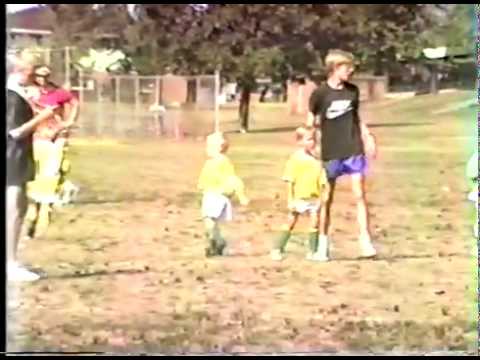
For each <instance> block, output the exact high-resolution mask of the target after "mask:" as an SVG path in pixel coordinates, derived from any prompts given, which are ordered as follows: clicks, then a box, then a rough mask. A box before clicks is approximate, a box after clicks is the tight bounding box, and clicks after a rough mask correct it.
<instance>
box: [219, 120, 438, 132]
mask: <svg viewBox="0 0 480 360" xmlns="http://www.w3.org/2000/svg"><path fill="white" fill-rule="evenodd" d="M428 125H434V123H433V122H420V123H377V124H369V125H368V126H369V127H372V128H380V127H412V126H428ZM296 128H297V126H286V127H278V128H267V129H253V130H249V131H248V134H268V133H284V132H292V131H295V129H296ZM226 133H230V134H238V133H240V131H239V130H234V131H227V132H226Z"/></svg>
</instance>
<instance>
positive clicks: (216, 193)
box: [198, 132, 249, 257]
mask: <svg viewBox="0 0 480 360" xmlns="http://www.w3.org/2000/svg"><path fill="white" fill-rule="evenodd" d="M227 149H228V141H227V139H226V138H225V136H224V135H223V134H222V133H221V132H216V133H213V134H211V135H209V136H208V137H207V156H208V160H207V161H206V162H205V165H204V166H203V169H202V171H201V174H200V178H199V181H198V189H199V190H200V191H202V193H203V199H202V217H203V219H204V224H205V230H206V237H207V240H208V247H207V248H206V252H205V254H206V256H207V257H211V256H221V255H223V251H224V249H225V247H226V242H225V239H224V238H223V237H222V235H221V233H220V228H219V222H221V221H222V220H223V221H231V220H232V204H231V202H230V199H231V198H232V197H233V196H234V195H236V196H237V197H238V199H239V201H240V204H241V205H244V206H246V205H248V203H249V200H248V198H247V197H246V196H245V192H244V184H243V182H242V180H241V179H240V178H238V177H237V176H236V174H235V169H234V167H233V164H232V162H231V161H230V159H228V157H227V156H226V155H225V153H226V152H227Z"/></svg>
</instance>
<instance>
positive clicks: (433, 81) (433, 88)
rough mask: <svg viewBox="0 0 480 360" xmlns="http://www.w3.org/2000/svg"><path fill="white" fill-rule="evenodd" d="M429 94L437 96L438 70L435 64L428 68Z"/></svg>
mask: <svg viewBox="0 0 480 360" xmlns="http://www.w3.org/2000/svg"><path fill="white" fill-rule="evenodd" d="M430 93H431V94H434V95H436V94H438V68H437V65H436V64H432V66H431V67H430Z"/></svg>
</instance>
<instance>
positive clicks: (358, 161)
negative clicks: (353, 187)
mask: <svg viewBox="0 0 480 360" xmlns="http://www.w3.org/2000/svg"><path fill="white" fill-rule="evenodd" d="M324 167H325V171H326V172H327V177H328V179H329V180H334V179H336V178H338V177H340V176H342V175H353V174H362V175H364V174H365V172H366V170H367V158H366V157H365V155H355V156H351V157H349V158H346V159H341V160H330V161H326V162H325V163H324Z"/></svg>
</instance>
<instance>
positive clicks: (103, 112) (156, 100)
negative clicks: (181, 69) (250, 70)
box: [72, 72, 221, 137]
mask: <svg viewBox="0 0 480 360" xmlns="http://www.w3.org/2000/svg"><path fill="white" fill-rule="evenodd" d="M218 81H219V79H218V77H216V76H215V75H202V76H192V77H185V76H175V75H163V76H138V75H109V74H105V73H90V74H85V73H83V72H80V74H79V76H78V79H75V81H74V82H72V90H73V91H75V92H76V93H77V96H78V98H79V100H80V103H81V107H82V116H81V121H82V124H81V128H82V130H84V131H85V132H86V133H88V134H94V135H102V134H104V135H113V136H122V135H134V134H137V135H148V134H154V135H163V136H175V137H182V136H185V135H189V136H203V135H205V134H208V133H209V132H211V131H213V130H214V129H215V121H216V119H218V120H219V121H221V119H219V118H218V112H219V110H218V105H217V103H216V101H217V100H218V96H215V93H216V91H217V92H218V90H216V89H217V87H216V85H215V84H216V82H218ZM220 128H221V126H220Z"/></svg>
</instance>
